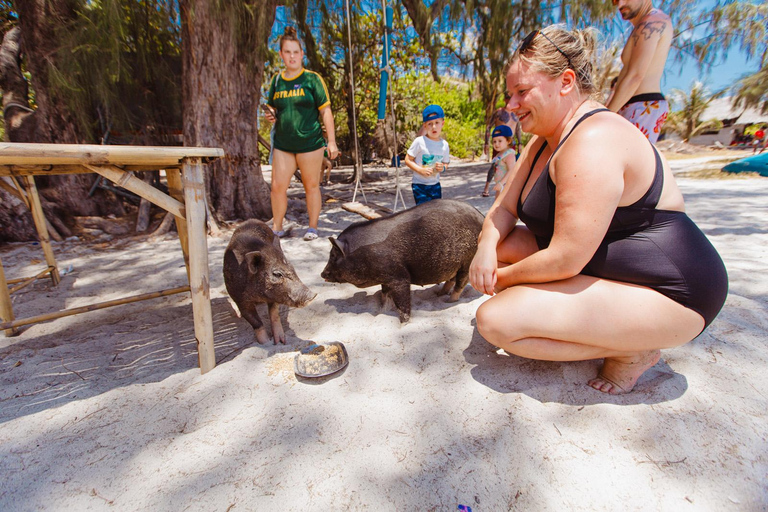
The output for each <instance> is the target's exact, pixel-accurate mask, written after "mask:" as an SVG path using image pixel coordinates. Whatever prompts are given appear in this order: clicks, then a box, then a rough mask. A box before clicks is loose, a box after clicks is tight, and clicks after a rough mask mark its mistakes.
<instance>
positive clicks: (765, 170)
mask: <svg viewBox="0 0 768 512" xmlns="http://www.w3.org/2000/svg"><path fill="white" fill-rule="evenodd" d="M723 170H724V171H725V172H756V173H759V174H760V176H767V177H768V151H766V152H763V153H762V154H760V155H755V156H750V157H747V158H742V159H741V160H736V161H735V162H731V163H729V164H728V165H726V166H725V167H723Z"/></svg>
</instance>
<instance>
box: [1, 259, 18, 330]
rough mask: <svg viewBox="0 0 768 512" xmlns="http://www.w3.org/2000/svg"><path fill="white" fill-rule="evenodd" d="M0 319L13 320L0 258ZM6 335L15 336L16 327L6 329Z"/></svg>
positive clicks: (9, 295)
mask: <svg viewBox="0 0 768 512" xmlns="http://www.w3.org/2000/svg"><path fill="white" fill-rule="evenodd" d="M0 320H2V321H3V322H12V321H13V307H12V306H11V294H10V293H8V283H6V282H5V270H3V261H2V260H0ZM4 332H5V335H6V336H16V335H17V334H19V330H18V329H6V330H5V331H4Z"/></svg>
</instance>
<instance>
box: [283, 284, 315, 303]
mask: <svg viewBox="0 0 768 512" xmlns="http://www.w3.org/2000/svg"><path fill="white" fill-rule="evenodd" d="M291 291H292V293H291V295H290V300H291V304H290V305H291V306H293V307H295V308H303V307H304V306H306V305H307V304H309V303H310V302H312V300H313V299H314V298H315V297H317V294H316V293H315V292H313V291H312V290H310V289H309V288H307V287H306V286H304V285H301V286H297V287H295V288H294V289H293V290H291Z"/></svg>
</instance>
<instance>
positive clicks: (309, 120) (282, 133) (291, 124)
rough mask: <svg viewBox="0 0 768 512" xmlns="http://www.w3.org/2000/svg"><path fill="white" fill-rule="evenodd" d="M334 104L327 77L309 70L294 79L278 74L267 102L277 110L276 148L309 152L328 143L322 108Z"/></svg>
mask: <svg viewBox="0 0 768 512" xmlns="http://www.w3.org/2000/svg"><path fill="white" fill-rule="evenodd" d="M330 104H331V100H330V99H329V96H328V89H327V88H326V87H325V82H324V81H323V79H322V78H321V77H320V75H318V74H317V73H315V72H314V71H309V70H307V69H305V70H303V71H302V72H301V73H299V75H298V76H296V77H294V78H292V79H291V80H286V78H285V76H284V75H283V73H276V74H275V76H273V77H272V80H271V81H270V84H269V93H267V105H269V106H270V107H274V108H275V110H277V121H275V147H276V148H277V149H279V150H280V151H285V152H288V153H308V152H310V151H315V150H317V149H320V148H322V147H323V146H325V140H324V139H323V129H322V126H321V125H320V119H319V115H320V109H322V108H324V107H326V106H328V105H330Z"/></svg>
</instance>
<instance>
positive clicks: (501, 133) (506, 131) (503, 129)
mask: <svg viewBox="0 0 768 512" xmlns="http://www.w3.org/2000/svg"><path fill="white" fill-rule="evenodd" d="M511 136H512V128H510V127H509V126H507V125H505V124H500V125H499V126H497V127H496V128H494V129H493V132H492V133H491V138H494V137H511Z"/></svg>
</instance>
